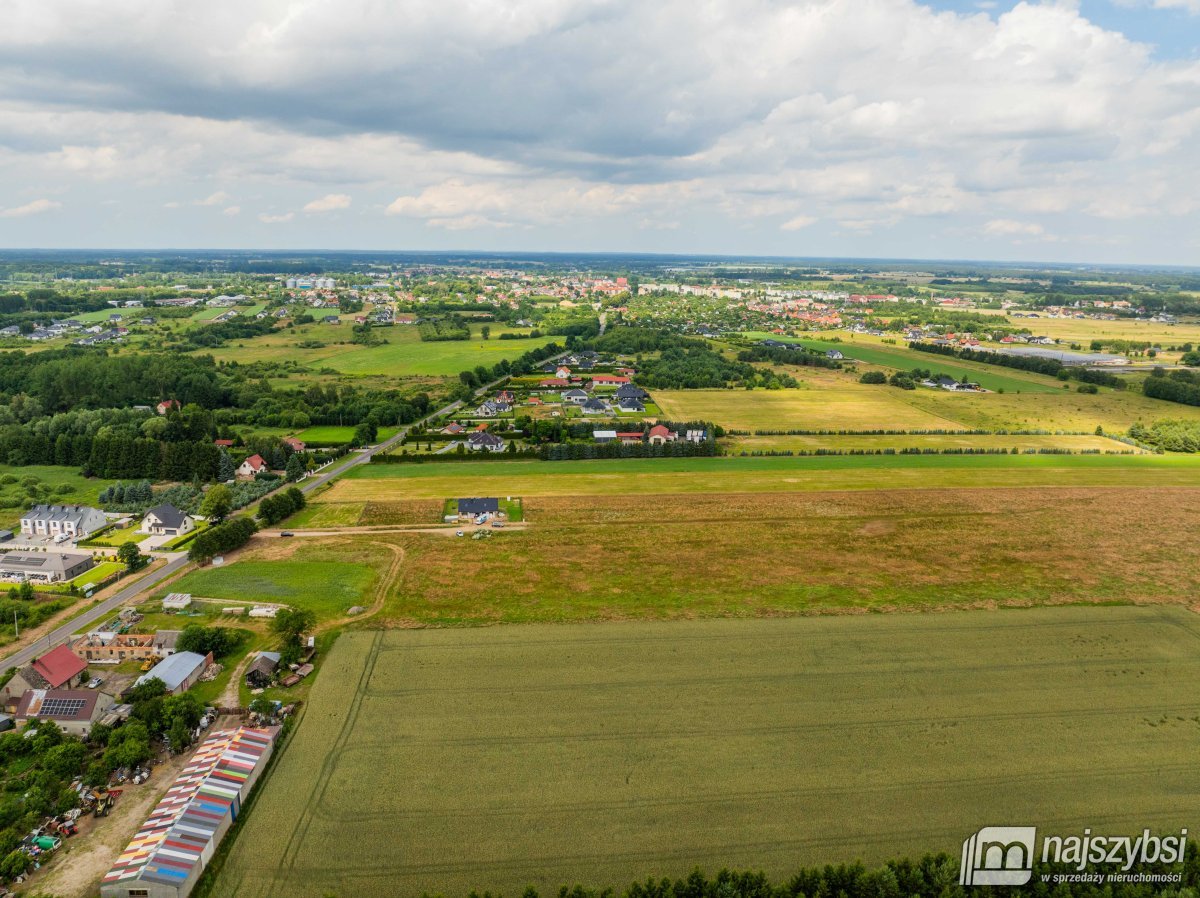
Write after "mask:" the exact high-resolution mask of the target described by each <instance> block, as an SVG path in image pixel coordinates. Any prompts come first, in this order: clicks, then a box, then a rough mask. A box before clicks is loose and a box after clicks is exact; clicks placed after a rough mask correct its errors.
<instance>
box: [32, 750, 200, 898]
mask: <svg viewBox="0 0 1200 898" xmlns="http://www.w3.org/2000/svg"><path fill="white" fill-rule="evenodd" d="M191 756H192V753H191V752H190V751H189V752H185V753H184V754H182V755H176V756H175V757H173V758H171V759H170V760H169V761H167V762H166V763H163V764H159V765H158V766H157V767H155V768H154V773H153V775H152V776H151V777H150V780H149V782H145V783H142V784H141V785H140V786H132V785H128V784H127V785H125V786H122V787H121V788H122V789H123V790H124V791H123V792H122V793H121V797H120V798H119V799H118V800H117V803H116V805H115V806H114V807H113V809H112V811H111V812H110V813H109V815H108V816H107V817H102V818H101V819H99V820H96V819H95V818H93V817H92V816H90V815H89V816H87V817H82V816H81V817H80V818H79V834H78V835H75V836H72V837H71V838H69V839H66V840H64V841H63V848H62V850H61V851H60V852H59V853H58V856H57V857H56V858H55V859H54V862H53V863H52V864H50V866H48V867H46V868H45V869H43V870H39V871H38V872H37V873H36V874H34V875H33V876H31V877H30V878H29V879H27V880H26V881H25V882H24V883H23V884H22V893H23V894H31V895H37V894H43V893H44V894H47V895H54V896H55V898H93V896H95V895H97V894H99V892H100V879H101V877H103V876H104V874H105V873H107V872H108V870H109V868H110V867H111V866H112V863H113V861H115V860H116V859H117V855H119V854H120V853H121V852H122V851H124V850H125V846H126V845H128V844H129V840H130V839H132V838H133V836H134V834H135V833H136V832H137V831H138V829H139V828H140V827H141V825H142V823H143V821H145V819H146V817H147V815H148V814H149V813H150V809H151V808H152V807H154V805H155V804H156V803H157V802H158V800H159V799H160V798H162V797H163V795H164V794H165V793H166V791H167V789H169V788H170V787H171V785H172V784H173V783H174V782H175V778H176V777H177V776H178V775H179V771H181V770H182V769H183V768H184V766H185V765H186V764H187V762H188V759H189V758H191Z"/></svg>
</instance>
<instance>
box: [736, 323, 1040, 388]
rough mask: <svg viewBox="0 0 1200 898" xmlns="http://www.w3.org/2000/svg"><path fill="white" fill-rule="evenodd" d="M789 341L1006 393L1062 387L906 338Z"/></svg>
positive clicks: (901, 369) (859, 360)
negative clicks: (926, 348) (913, 344)
mask: <svg viewBox="0 0 1200 898" xmlns="http://www.w3.org/2000/svg"><path fill="white" fill-rule="evenodd" d="M750 336H752V337H758V338H765V337H767V336H770V335H768V334H751V335H750ZM772 339H776V340H782V341H783V342H786V343H799V344H800V345H802V346H804V347H806V348H808V349H815V350H817V351H818V352H827V351H829V350H831V349H836V350H838V351H840V352H842V353H844V354H845V356H846V358H847V359H852V360H854V361H858V362H863V363H865V364H868V365H879V366H881V367H884V368H889V369H895V370H900V371H911V370H912V369H913V368H928V369H930V370H931V371H937V372H940V373H942V374H949V375H951V376H953V377H955V378H957V379H960V380H961V379H962V378H963V377H966V378H967V379H968V380H973V381H975V382H976V383H978V384H979V385H980V386H981V387H983V388H984V389H985V390H1004V391H1005V392H1020V393H1052V392H1054V391H1055V390H1061V389H1062V385H1061V384H1060V383H1059V382H1058V381H1057V380H1055V378H1053V377H1045V376H1043V375H1040V374H1032V373H1030V372H1026V371H1018V370H1015V369H1009V368H1003V367H998V366H996V365H985V364H981V363H979V362H967V361H963V360H961V359H954V358H949V357H947V356H936V355H931V354H930V353H926V352H916V351H914V350H912V349H909V348H907V346H906V345H905V343H904V341H903V339H899V338H897V343H896V344H895V345H892V344H890V343H884V342H883V341H882V340H881V339H879V338H875V337H860V336H857V335H854V336H850V337H847V336H846V335H839V341H838V342H836V343H835V342H832V341H830V340H821V339H804V338H799V339H797V338H792V337H778V336H775V337H773V338H772Z"/></svg>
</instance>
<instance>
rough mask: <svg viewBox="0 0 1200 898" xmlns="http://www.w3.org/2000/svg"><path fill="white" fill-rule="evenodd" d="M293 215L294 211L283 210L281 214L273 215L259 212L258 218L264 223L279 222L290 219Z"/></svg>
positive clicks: (294, 215) (294, 214)
mask: <svg viewBox="0 0 1200 898" xmlns="http://www.w3.org/2000/svg"><path fill="white" fill-rule="evenodd" d="M295 217H296V213H295V212H284V213H283V214H282V215H273V214H271V213H269V212H260V213H259V215H258V220H259V221H261V222H263V223H265V224H280V223H281V222H285V221H291V220H292V219H293V218H295Z"/></svg>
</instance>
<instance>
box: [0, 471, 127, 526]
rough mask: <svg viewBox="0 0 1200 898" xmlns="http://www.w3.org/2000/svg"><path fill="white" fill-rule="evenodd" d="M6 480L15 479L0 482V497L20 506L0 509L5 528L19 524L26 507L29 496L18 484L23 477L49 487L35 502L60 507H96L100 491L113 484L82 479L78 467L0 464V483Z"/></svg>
mask: <svg viewBox="0 0 1200 898" xmlns="http://www.w3.org/2000/svg"><path fill="white" fill-rule="evenodd" d="M10 477H12V478H16V479H15V480H14V482H12V483H3V482H0V498H11V499H13V500H19V501H20V502H21V505H20V507H13V508H0V527H5V528H8V529H11V528H12V527H13V526H14V525H16V524H17V523H19V522H20V520H21V512H22V510H23V509H24V508H25V507H27V505H26V502H27V501H28V499H29V494H28V491H27V490H26V489H25V487H24V486H23V485H22V484H21V480H22V479H24V478H26V477H36V478H37V479H38V480H39V481H40V482H41V483H43V484H44V485H45V486H46V487H48V488H49V492H47V493H46V494H45V495H43V496H41V497H40V498H39V499H38V501H39V502H49V503H57V504H60V505H61V504H68V505H96V504H97V503H98V501H99V496H100V491H101V490H102V489H104V488H105V487H107V486H110V485H111V484H112V483H113V481H112V480H102V479H100V478H88V477H83V476H81V475H80V473H79V469H78V468H68V467H58V466H55V465H27V466H24V467H13V466H11V465H0V481H3V480H5V479H8V478H10ZM60 490H61V491H60Z"/></svg>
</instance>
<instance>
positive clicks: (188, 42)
mask: <svg viewBox="0 0 1200 898" xmlns="http://www.w3.org/2000/svg"><path fill="white" fill-rule="evenodd" d="M1138 2H1140V4H1141V5H1140V7H1138V8H1136V9H1134V10H1133V11H1130V12H1127V13H1124V14H1123V15H1127V16H1137V15H1141V16H1150V15H1156V13H1154V12H1153V11H1152V10H1150V9H1149V4H1154V5H1156V6H1160V7H1164V8H1166V7H1171V8H1176V9H1187V10H1190V11H1196V10H1197V7H1198V6H1200V0H1138ZM945 5H946V4H938V5H937V6H934V5H929V4H926V3H921V2H917V0H864V2H863V3H846V2H844V0H710V2H706V3H705V5H704V14H703V15H696V14H695V12H694V4H692V3H690V2H688V0H663V2H661V3H654V4H647V3H643V2H637V0H532V2H527V3H516V2H501V0H496V2H494V3H485V4H481V3H478V2H477V0H444V2H442V3H440V4H436V5H434V6H422V7H421V8H420V9H419V10H418V11H417V12H416V13H414V12H413V10H412V9H411V8H409V7H408V6H407V5H391V6H389V5H387V4H384V5H380V4H377V3H374V2H372V0H306V2H305V3H304V4H286V3H279V2H277V0H212V2H211V3H210V4H209V5H208V6H206V10H207V11H208V12H207V14H206V15H205V17H204V19H203V21H198V20H195V19H185V18H181V17H179V16H176V15H172V14H171V7H170V5H169V4H168V5H165V6H164V5H161V4H155V3H153V2H151V0H120V2H117V3H114V4H107V5H105V6H103V7H97V6H96V5H95V4H94V3H92V2H89V0H58V2H56V3H53V4H47V3H45V2H44V0H10V3H9V5H8V7H7V8H6V25H8V26H9V27H6V28H5V29H4V31H3V33H0V192H2V193H6V194H7V195H18V194H16V191H18V190H19V191H22V193H21V194H19V195H34V196H36V195H42V194H44V195H47V196H51V195H56V193H55V192H56V191H58V190H63V189H70V190H71V191H72V193H71V197H72V202H71V208H70V210H64V212H63V214H62V215H61V216H55V219H54V220H55V223H56V227H57V225H58V224H59V223H60V222H61V223H62V224H63V225H68V226H70V227H66V228H65V229H64V228H57V229H56V231H55V235H56V239H61V240H64V241H67V240H70V242H72V243H75V244H76V245H78V243H79V242H80V240H81V239H82V240H83V241H84V242H86V241H87V240H88V239H91V238H90V237H89V235H91V234H95V233H104V234H106V235H111V239H114V240H115V239H117V238H118V236H120V238H121V240H122V242H124V243H126V245H129V244H133V245H136V244H137V243H139V242H147V241H149V242H154V241H156V240H168V238H169V237H172V236H174V235H172V234H164V233H162V231H161V229H156V228H155V226H154V225H153V223H152V219H153V216H152V215H149V214H147V215H138V214H137V213H138V212H139V211H146V212H149V211H151V210H154V211H157V210H159V209H160V208H161V207H162V206H163V204H164V202H165V201H167V200H169V199H170V197H172V196H205V195H206V194H208V195H207V196H205V198H204V199H202V200H198V201H196V202H195V203H191V202H189V203H186V204H185V206H184V207H183V208H182V211H181V212H180V213H179V214H177V215H173V216H172V218H171V222H172V229H175V230H176V234H177V235H181V236H183V237H186V238H187V239H188V240H191V241H193V242H194V243H195V244H196V245H201V246H212V245H214V243H219V242H220V241H221V240H222V239H224V235H225V233H226V232H227V228H225V225H226V223H224V222H222V221H221V220H220V219H219V218H216V217H215V216H211V215H208V214H207V213H204V212H203V211H202V210H201V209H198V208H193V206H201V207H202V206H211V207H213V208H214V209H218V210H223V209H227V208H230V207H231V205H232V204H233V203H234V202H235V201H234V199H233V196H236V197H238V198H239V201H240V202H241V203H242V204H243V205H244V206H246V207H247V208H259V209H297V210H300V211H299V212H298V213H263V214H262V215H261V216H259V217H260V220H262V221H263V222H264V223H278V222H282V221H291V220H293V219H294V220H295V224H294V226H293V227H291V228H287V229H278V233H280V234H281V235H286V236H287V237H288V239H292V240H295V239H304V240H311V241H312V245H325V246H329V245H332V243H331V241H335V240H344V241H346V242H347V243H348V244H349V245H351V246H353V245H355V244H356V243H357V244H363V243H364V242H372V241H379V242H381V243H384V244H386V245H395V244H396V242H397V241H406V240H407V241H417V242H418V243H421V242H422V241H424V243H422V245H428V244H435V245H436V244H437V241H438V239H445V238H444V236H443V237H442V238H436V237H429V236H427V235H428V234H429V231H430V229H433V230H448V229H454V230H463V231H470V232H473V234H474V236H473V237H472V239H473V240H480V241H484V242H486V241H487V240H488V239H489V235H499V236H497V240H498V241H499V240H503V241H507V242H506V243H505V244H504V245H505V246H506V247H508V246H513V247H514V248H515V247H516V244H517V243H518V242H520V243H521V245H522V246H524V247H526V248H531V249H533V248H542V247H546V246H551V245H553V246H556V247H560V248H576V249H578V248H589V247H600V246H603V247H604V248H611V247H618V246H619V247H628V248H636V249H645V250H648V251H653V250H656V249H667V250H671V249H675V250H709V251H714V252H732V251H738V250H741V251H758V252H763V253H771V252H776V251H787V250H788V249H791V248H792V247H794V245H795V239H794V238H793V237H791V236H790V234H789V232H790V231H793V230H796V229H799V228H802V227H811V224H812V223H814V222H815V221H817V220H819V221H824V222H838V223H840V225H839V226H838V227H835V228H821V229H813V230H811V231H808V232H806V234H805V237H806V246H809V245H811V246H812V249H813V251H814V252H817V251H820V252H826V253H832V254H836V253H837V252H838V251H839V249H843V250H845V251H846V252H860V253H861V252H863V251H864V247H868V246H870V247H875V246H878V247H880V249H879V251H880V252H882V251H883V248H888V249H889V250H891V249H894V250H895V251H896V252H903V253H905V254H909V255H919V256H930V255H940V256H954V255H967V254H969V257H971V258H987V257H988V256H989V254H992V255H995V254H1003V253H1005V252H1008V251H1010V250H1011V246H1012V245H1013V241H1014V239H1025V240H1029V241H1031V242H1034V241H1037V242H1048V241H1049V240H1050V239H1051V236H1050V233H1051V232H1052V233H1053V234H1054V235H1055V236H1056V237H1057V238H1059V239H1061V240H1062V241H1063V242H1064V243H1072V242H1073V246H1075V247H1078V248H1080V250H1081V251H1083V250H1085V249H1087V247H1089V246H1098V245H1100V244H1099V243H1098V242H1096V239H1100V238H1102V239H1105V240H1107V239H1109V238H1111V237H1112V236H1113V235H1114V233H1115V232H1110V231H1109V230H1108V228H1110V226H1113V227H1115V225H1116V224H1117V223H1119V222H1120V221H1121V220H1122V219H1128V218H1130V217H1132V216H1134V215H1136V216H1137V217H1138V227H1137V228H1136V229H1133V228H1131V229H1129V235H1130V236H1128V242H1127V243H1126V244H1125V245H1126V246H1127V247H1128V248H1129V253H1130V256H1129V257H1130V258H1131V259H1136V258H1138V257H1139V256H1144V257H1146V258H1155V259H1162V260H1164V261H1169V260H1175V261H1179V262H1190V261H1192V260H1193V258H1194V253H1193V252H1192V250H1191V246H1192V245H1193V242H1194V241H1195V240H1196V239H1197V237H1198V236H1200V222H1197V221H1196V220H1195V217H1194V209H1192V208H1191V207H1192V205H1193V202H1194V201H1192V200H1190V199H1189V197H1191V196H1193V195H1194V193H1195V191H1194V188H1193V186H1192V185H1194V184H1195V183H1197V181H1198V180H1200V154H1197V153H1196V152H1195V146H1196V145H1197V141H1198V139H1200V59H1198V58H1197V57H1196V55H1195V54H1194V53H1193V54H1192V56H1191V57H1190V58H1176V59H1164V58H1159V57H1157V56H1156V51H1155V49H1154V48H1153V47H1151V46H1149V45H1146V44H1142V43H1139V42H1137V41H1135V40H1131V39H1130V38H1129V37H1127V36H1126V35H1125V34H1122V33H1121V32H1120V31H1118V30H1114V29H1113V28H1106V27H1101V26H1100V25H1098V24H1097V23H1096V22H1094V21H1092V20H1090V19H1089V18H1088V16H1087V14H1086V10H1088V7H1087V5H1086V4H1079V3H1075V2H1071V0H1065V2H1049V0H1048V2H1031V0H1021V2H1016V3H1015V5H1011V7H1010V4H999V5H998V6H995V7H994V8H993V7H992V3H991V0H982V2H980V3H978V4H977V6H978V7H979V8H984V9H986V10H987V11H986V12H980V11H978V9H977V8H976V6H975V5H973V4H967V5H966V6H967V8H966V9H965V10H964V11H947V10H946V9H944V8H940V7H944V6H945ZM1009 7H1010V8H1009ZM1157 15H1161V14H1157ZM133 59H136V60H137V65H136V66H134V65H131V64H130V60H133ZM748 59H752V60H753V64H747V62H746V60H748ZM863 60H870V64H864V63H863ZM514 98H519V99H514ZM113 185H119V188H120V189H119V191H118V190H115V189H114V188H113ZM216 185H220V186H221V188H222V189H221V190H218V191H216V192H215V193H210V191H212V190H213V189H214V187H215V186H216ZM25 191H28V193H25ZM226 191H228V193H227V192H226ZM231 194H232V196H231ZM114 196H118V197H119V199H120V202H119V205H118V207H115V209H114V212H113V213H112V217H111V218H110V219H105V221H106V222H108V224H109V225H111V227H108V228H105V229H100V228H98V227H97V220H96V218H95V214H96V212H95V210H96V209H99V208H100V206H101V203H103V202H104V201H106V200H108V199H111V198H113V197H114ZM306 196H307V197H310V198H312V199H311V200H310V201H309V202H307V203H305V201H304V200H303V197H306ZM351 197H353V208H354V209H355V212H356V214H354V215H345V216H340V217H338V216H328V215H322V214H319V213H328V212H336V211H338V210H343V209H348V208H351V199H350V198H351ZM251 204H253V206H251ZM117 210H120V211H117ZM288 215H292V216H293V217H292V218H288V217H287V216H288ZM385 216H386V218H385ZM808 219H813V220H814V222H807V220H808ZM1028 219H1036V220H1038V221H1043V220H1044V221H1045V224H1043V225H1039V226H1041V227H1043V232H1042V233H1041V234H1040V235H1038V234H1033V233H1031V232H1029V231H1017V232H1011V231H1007V232H1006V231H1004V230H1003V227H1001V228H1000V229H999V230H997V229H996V228H993V227H990V226H989V225H990V224H991V223H994V222H1016V223H1022V222H1026V221H1027V220H1028ZM139 220H140V222H141V224H140V225H138V224H136V223H137V222H139ZM781 222H782V224H781ZM801 222H807V223H806V224H801ZM981 222H982V223H984V224H980V223H981ZM663 223H671V224H676V225H678V226H677V227H668V226H664V224H663ZM901 223H903V227H898V225H900V224H901ZM118 225H119V226H120V227H124V228H129V230H128V231H116V230H113V228H114V227H117V226H118ZM72 227H73V228H74V230H72V229H71V228H72ZM139 227H140V228H141V230H137V228H139ZM385 228H386V230H385ZM264 230H266V229H264ZM818 230H819V231H820V233H817V231H818ZM1097 232H1098V234H1097ZM865 234H871V235H873V238H874V239H873V240H871V241H868V240H865V239H864V237H863V235H865ZM139 235H140V239H138V238H139ZM518 236H519V237H520V240H519V241H517V240H516V239H515V238H517V237H518ZM883 238H886V241H887V242H886V243H885V242H882V240H883ZM1093 238H1096V239H1093ZM31 239H32V238H31ZM267 239H269V238H267ZM279 239H281V240H282V239H283V236H281V237H280V238H279ZM839 241H840V242H839ZM168 242H171V241H169V240H168ZM176 245H178V244H176ZM414 245H416V244H414Z"/></svg>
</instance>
